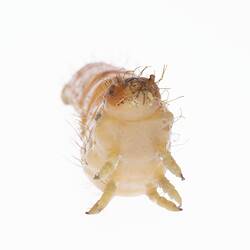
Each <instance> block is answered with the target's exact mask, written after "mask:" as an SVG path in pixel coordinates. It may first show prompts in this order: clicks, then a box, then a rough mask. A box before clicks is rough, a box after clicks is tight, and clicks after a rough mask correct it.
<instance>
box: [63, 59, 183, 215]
mask: <svg viewBox="0 0 250 250" xmlns="http://www.w3.org/2000/svg"><path fill="white" fill-rule="evenodd" d="M141 75H142V74H136V73H135V71H126V70H125V69H121V68H117V67H114V66H112V65H109V64H106V63H92V64H87V65H86V66H84V67H83V68H82V69H80V70H79V71H78V72H77V73H76V74H75V75H74V76H73V78H72V80H71V81H70V82H69V83H68V84H66V85H65V87H64V88H63V90H62V100H63V102H64V103H65V104H70V105H72V106H73V107H74V108H75V110H76V111H77V112H78V113H79V116H80V123H81V124H80V125H81V133H80V135H81V137H82V141H83V145H82V151H81V157H82V161H83V162H84V163H85V164H83V168H84V171H85V173H86V174H87V176H88V177H89V178H90V179H91V181H92V182H93V183H94V184H95V185H96V186H97V187H98V188H99V189H101V190H102V192H103V193H102V196H101V197H100V199H99V200H98V201H97V202H96V203H95V204H94V205H93V207H92V208H91V209H90V210H89V211H88V212H86V214H96V213H99V212H100V211H101V210H102V209H103V208H105V207H106V205H107V204H108V203H109V201H110V200H111V199H112V197H114V196H115V195H124V196H130V195H141V194H146V195H147V196H148V197H149V198H150V199H151V200H152V201H154V202H156V203H157V204H158V205H159V206H161V207H164V208H166V209H168V210H171V211H181V210H182V209H181V205H182V199H181V196H180V195H179V193H178V192H177V191H176V189H175V187H174V186H173V185H172V184H171V183H170V182H169V180H168V179H167V178H166V177H165V172H166V170H167V169H168V170H169V171H170V172H172V173H173V174H174V175H176V176H177V177H180V178H181V179H182V180H183V179H184V177H183V175H182V172H181V169H180V167H179V166H178V164H177V163H176V161H175V160H174V158H173V157H172V155H171V153H170V142H169V137H170V133H171V127H172V124H173V114H172V113H171V112H170V111H169V110H168V109H167V107H166V106H165V103H164V102H163V101H162V100H161V95H160V91H159V88H158V86H157V82H155V76H154V75H150V77H149V78H146V77H142V76H141ZM157 188H161V189H162V190H163V192H164V193H166V194H168V196H169V197H170V198H171V199H172V200H173V201H171V200H168V199H167V198H165V197H164V196H161V195H160V194H159V193H158V190H157Z"/></svg>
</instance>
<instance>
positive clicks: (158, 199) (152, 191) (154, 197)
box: [147, 187, 182, 211]
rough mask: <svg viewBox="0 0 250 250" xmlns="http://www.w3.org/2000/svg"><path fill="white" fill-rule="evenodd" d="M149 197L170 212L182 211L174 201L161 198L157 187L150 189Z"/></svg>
mask: <svg viewBox="0 0 250 250" xmlns="http://www.w3.org/2000/svg"><path fill="white" fill-rule="evenodd" d="M147 195H148V197H149V198H150V199H151V200H152V201H154V202H156V203H157V204H158V205H159V206H161V207H164V208H166V209H168V210H170V211H181V210H182V209H181V208H179V207H177V206H176V205H175V204H174V203H173V202H172V201H169V200H167V199H166V198H164V197H162V196H160V195H159V194H158V192H157V189H156V187H153V188H149V189H148V191H147Z"/></svg>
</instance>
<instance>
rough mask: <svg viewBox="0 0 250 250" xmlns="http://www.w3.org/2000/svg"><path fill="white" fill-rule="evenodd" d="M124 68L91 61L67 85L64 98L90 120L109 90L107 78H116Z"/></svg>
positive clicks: (63, 93) (63, 94)
mask: <svg viewBox="0 0 250 250" xmlns="http://www.w3.org/2000/svg"><path fill="white" fill-rule="evenodd" d="M124 71H125V70H124V69H120V68H117V67H114V66H112V65H109V64H106V63H91V64H87V65H86V66H84V67H83V68H82V69H80V70H79V71H78V72H77V73H76V74H75V75H74V76H73V78H72V79H71V81H70V82H69V83H68V84H66V85H65V87H64V89H63V91H62V99H63V101H64V103H65V104H70V105H72V106H73V107H74V108H75V109H76V111H77V112H78V113H79V114H80V115H81V116H84V117H85V119H87V120H89V118H90V117H92V116H93V115H94V113H95V111H96V110H97V109H98V107H99V106H100V104H101V102H102V100H103V96H104V94H105V93H106V91H107V88H108V85H107V82H106V80H107V79H112V78H115V77H116V76H117V75H118V74H119V73H121V72H124Z"/></svg>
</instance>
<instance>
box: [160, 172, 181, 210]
mask: <svg viewBox="0 0 250 250" xmlns="http://www.w3.org/2000/svg"><path fill="white" fill-rule="evenodd" d="M159 185H160V187H161V188H162V190H163V191H164V192H165V193H167V194H168V195H169V197H170V198H172V199H174V200H175V201H176V202H177V203H178V204H179V207H180V206H181V203H182V200H181V196H180V195H179V193H178V192H177V191H176V189H175V187H174V185H173V184H171V183H170V181H169V180H168V179H167V178H166V177H164V176H162V177H161V178H160V180H159Z"/></svg>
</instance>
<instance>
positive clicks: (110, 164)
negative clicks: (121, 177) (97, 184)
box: [94, 154, 118, 179]
mask: <svg viewBox="0 0 250 250" xmlns="http://www.w3.org/2000/svg"><path fill="white" fill-rule="evenodd" d="M117 163H118V155H117V154H111V155H110V157H109V160H108V161H107V162H106V163H105V164H104V165H103V166H102V168H101V170H100V171H99V172H98V173H97V174H96V175H95V176H94V179H102V178H105V177H107V176H110V175H111V174H112V173H113V171H114V169H115V167H116V165H117Z"/></svg>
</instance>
